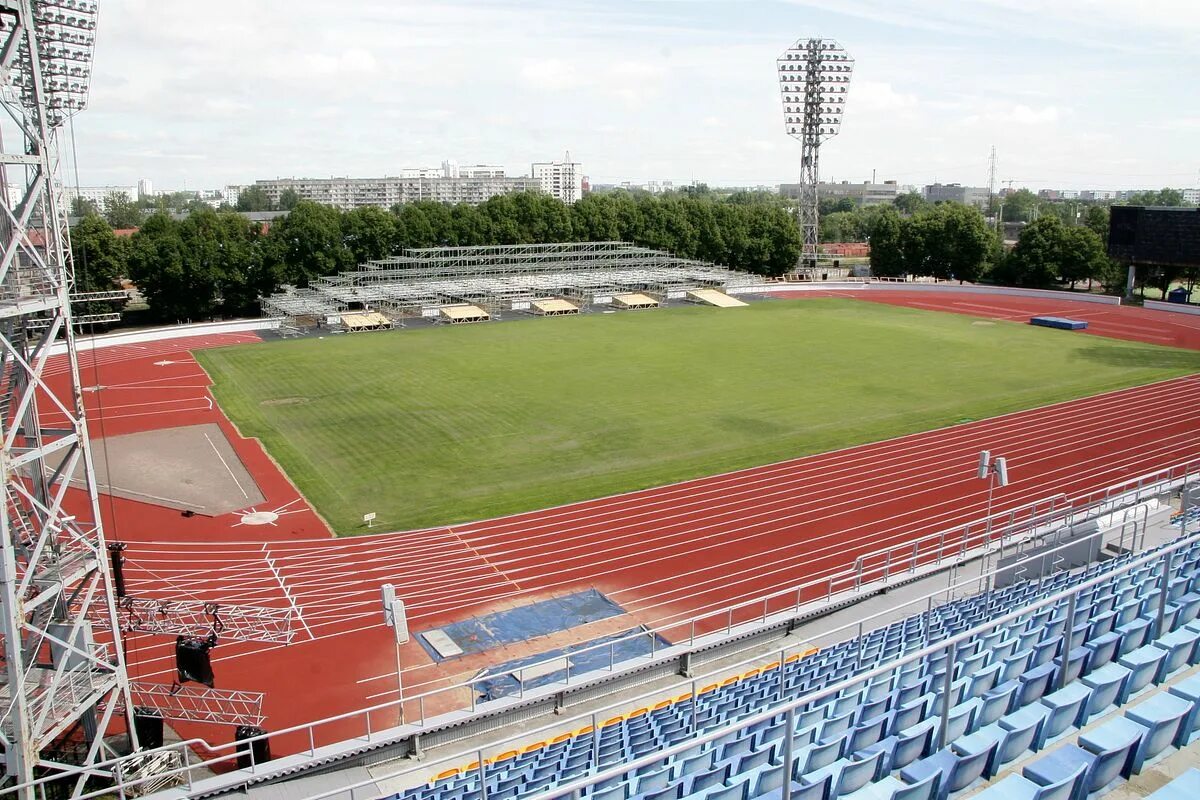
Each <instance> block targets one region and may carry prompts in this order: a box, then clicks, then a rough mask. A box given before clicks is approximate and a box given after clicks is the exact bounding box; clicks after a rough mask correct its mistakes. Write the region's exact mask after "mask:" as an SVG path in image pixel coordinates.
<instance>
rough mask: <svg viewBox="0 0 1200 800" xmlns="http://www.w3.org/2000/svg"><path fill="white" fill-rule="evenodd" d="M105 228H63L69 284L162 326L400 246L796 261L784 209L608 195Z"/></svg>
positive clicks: (752, 268) (196, 214)
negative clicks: (133, 300)
mask: <svg viewBox="0 0 1200 800" xmlns="http://www.w3.org/2000/svg"><path fill="white" fill-rule="evenodd" d="M122 221H126V220H122ZM113 228H114V226H113V225H110V224H109V221H108V220H106V219H105V218H104V217H102V216H100V215H99V214H96V213H89V214H87V215H86V216H84V217H83V219H82V220H81V221H80V222H79V223H78V224H77V225H76V226H75V228H74V229H73V231H72V248H73V250H74V254H75V269H76V274H77V283H78V284H79V286H80V287H81V288H82V287H83V286H84V285H87V286H92V287H103V288H108V287H111V286H112V285H113V282H114V281H116V280H117V279H118V278H128V279H130V280H131V281H132V282H133V283H134V284H135V285H136V286H137V287H138V289H139V290H140V291H141V293H142V294H143V295H144V296H145V298H146V301H147V304H148V306H149V312H148V313H149V314H150V316H151V317H152V318H153V319H154V320H157V321H162V322H175V321H177V320H187V319H192V320H195V319H209V318H214V317H235V316H244V315H252V314H255V313H257V312H258V298H259V297H260V296H263V295H267V294H270V293H272V292H275V291H278V290H279V288H280V287H281V286H283V285H285V284H286V285H292V286H298V287H304V286H307V285H308V284H309V283H310V282H311V281H312V280H314V279H316V278H318V277H321V276H325V275H332V274H335V273H337V272H340V271H343V270H350V269H353V268H354V267H355V266H356V265H358V264H361V263H363V262H365V261H369V260H372V259H378V258H383V257H384V256H388V255H391V254H394V253H396V252H398V251H400V250H403V249H406V248H419V247H452V246H464V245H489V244H540V243H547V242H563V241H609V240H621V241H630V242H634V243H637V244H639V245H643V246H645V247H651V248H655V249H661V250H667V251H670V252H672V253H674V254H675V255H677V256H681V257H684V258H695V259H700V260H703V261H711V262H714V263H718V264H723V265H725V266H729V267H732V268H734V269H740V270H744V271H747V272H752V273H757V274H760V275H766V276H771V275H781V274H783V273H784V272H786V271H788V270H789V269H791V268H792V267H793V266H794V265H795V264H796V261H797V259H798V258H799V253H800V236H799V232H798V230H797V228H796V223H795V218H794V217H793V216H792V215H791V214H790V213H789V212H788V211H787V209H786V208H784V207H783V206H782V205H781V204H778V203H770V202H765V201H762V200H761V199H759V198H754V197H749V196H739V195H734V196H731V197H728V198H724V199H715V198H712V197H704V196H695V197H692V196H670V197H665V198H656V197H650V196H634V195H632V194H629V193H624V192H614V193H607V194H597V195H589V196H587V197H585V198H583V199H581V200H579V201H578V202H576V203H574V204H571V205H567V204H565V203H562V202H560V201H558V200H556V199H554V198H552V197H549V196H547V195H541V194H536V193H523V192H522V193H514V194H509V195H501V196H498V197H493V198H491V199H490V200H488V201H487V202H485V203H482V204H480V205H477V206H471V205H466V204H460V205H445V204H440V203H431V202H424V203H411V204H406V205H400V206H396V207H393V208H392V209H390V210H389V209H383V208H375V207H364V208H357V209H354V210H351V211H340V210H338V209H336V208H331V207H328V206H322V205H318V204H316V203H311V202H307V201H298V202H296V203H295V204H294V205H293V206H292V208H291V210H290V212H289V213H288V214H287V215H286V216H280V217H278V218H276V219H275V220H274V221H273V222H272V223H271V224H270V225H269V226H263V225H261V224H260V223H258V222H252V221H249V220H247V219H245V218H244V217H242V216H241V215H240V214H238V213H236V212H234V211H232V210H228V209H212V208H209V207H197V208H195V209H193V210H192V211H191V213H189V214H188V215H187V216H186V217H184V218H182V219H176V218H175V217H173V216H172V215H170V214H168V213H166V212H165V211H155V212H152V213H150V214H149V215H147V216H145V217H144V218H143V219H141V220H140V225H139V228H138V230H137V231H136V232H135V233H133V234H132V236H128V237H118V236H117V235H116V234H114V233H113Z"/></svg>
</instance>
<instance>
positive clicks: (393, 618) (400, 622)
mask: <svg viewBox="0 0 1200 800" xmlns="http://www.w3.org/2000/svg"><path fill="white" fill-rule="evenodd" d="M379 589H380V597H381V599H382V600H383V622H384V624H385V625H387V626H388V627H389V628H391V629H392V632H393V633H395V634H396V691H397V692H399V694H400V724H402V725H403V724H404V679H403V677H401V673H402V671H403V665H402V664H401V662H400V645H402V644H404V643H405V642H407V641H408V615H407V613H405V610H404V601H403V600H401V599H399V598H398V597H396V587H395V586H393V585H392V584H390V583H385V584H383V586H381V587H379Z"/></svg>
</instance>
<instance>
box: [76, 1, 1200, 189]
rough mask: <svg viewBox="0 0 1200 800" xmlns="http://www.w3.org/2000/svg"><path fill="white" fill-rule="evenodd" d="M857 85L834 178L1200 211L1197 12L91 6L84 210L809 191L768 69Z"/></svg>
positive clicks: (831, 151)
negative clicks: (347, 186)
mask: <svg viewBox="0 0 1200 800" xmlns="http://www.w3.org/2000/svg"><path fill="white" fill-rule="evenodd" d="M809 36H819V37H829V38H834V39H838V40H839V41H840V42H841V43H842V44H843V45H844V46H845V47H846V48H847V49H848V50H849V51H850V53H851V54H852V55H853V56H854V57H855V59H856V60H857V65H856V70H855V74H854V82H853V83H852V85H851V88H850V97H849V102H848V105H847V113H846V117H845V122H844V125H843V128H842V134H841V135H840V136H839V137H837V138H836V139H833V140H832V141H830V142H829V143H828V145H827V146H825V147H824V148H823V150H822V163H821V166H822V178H823V179H829V180H855V181H858V180H866V179H869V178H870V177H871V175H872V170H875V171H876V174H877V175H878V177H879V179H880V180H884V179H892V178H894V179H897V180H899V181H900V182H901V183H904V184H915V185H921V184H924V183H928V182H932V181H934V180H940V181H942V182H953V181H957V182H961V183H967V184H974V185H985V184H986V180H987V164H988V151H989V148H990V147H991V145H993V144H995V145H996V148H997V151H998V164H999V167H998V179H999V181H1000V182H1001V183H1002V184H1003V183H1004V182H1006V181H1008V180H1014V181H1015V182H1016V185H1028V186H1030V187H1032V188H1041V187H1058V186H1061V187H1068V188H1123V187H1161V186H1200V147H1198V144H1200V88H1198V87H1200V81H1198V77H1200V62H1198V59H1197V53H1200V2H1197V0H1140V2H1138V1H1137V0H595V1H594V2H593V1H592V0H522V1H518V0H342V2H340V3H329V2H326V1H325V0H322V2H317V1H316V0H204V2H196V1H195V0H102V2H101V10H100V27H99V35H98V43H97V48H96V65H95V74H94V77H93V81H92V93H91V104H90V107H89V108H88V110H87V111H85V112H84V113H82V114H81V115H80V116H79V117H78V118H77V119H76V121H75V136H76V140H77V145H78V149H79V162H80V164H79V166H80V177H81V180H82V182H83V183H84V184H85V185H97V184H109V183H132V182H134V181H136V180H137V179H138V178H143V177H144V178H150V179H151V180H153V181H154V184H155V188H183V187H184V186H186V187H187V188H219V187H221V186H223V185H225V184H228V183H248V182H252V181H253V180H255V179H257V178H272V177H287V176H294V177H328V176H332V175H337V176H343V175H349V176H362V177H367V176H377V175H384V174H395V173H396V172H397V171H398V170H399V169H401V168H403V167H416V166H437V165H438V164H440V163H441V161H442V159H445V158H451V159H456V160H458V161H459V162H460V163H497V164H503V165H505V166H507V167H508V169H509V171H510V173H513V174H517V173H527V172H528V169H529V162H531V161H534V160H547V159H554V158H561V157H562V156H563V153H564V152H565V151H567V150H570V152H571V155H572V157H573V158H574V159H576V160H578V161H581V162H582V163H583V166H584V172H585V173H586V174H588V175H589V176H590V177H591V180H592V181H593V182H594V183H612V182H618V181H621V180H632V181H635V182H642V181H646V180H652V179H670V180H674V181H676V182H687V181H689V180H691V179H693V178H695V179H697V180H704V181H708V182H710V183H714V184H776V183H779V182H781V181H792V180H795V176H796V173H797V170H798V162H799V156H800V145H799V143H798V142H796V141H794V140H792V139H790V138H788V137H787V136H786V135H785V134H784V132H783V123H782V116H781V107H780V100H779V93H778V86H777V84H776V80H775V59H776V57H778V56H779V55H780V53H782V52H783V50H784V49H785V48H787V47H788V46H789V45H790V44H791V43H792V42H793V41H795V40H796V39H798V38H800V37H809Z"/></svg>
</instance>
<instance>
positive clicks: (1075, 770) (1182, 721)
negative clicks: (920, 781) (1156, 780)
mask: <svg viewBox="0 0 1200 800" xmlns="http://www.w3.org/2000/svg"><path fill="white" fill-rule="evenodd" d="M1198 709H1200V675H1194V676H1192V677H1190V678H1188V679H1186V680H1184V681H1180V682H1179V683H1178V684H1176V685H1174V686H1172V687H1170V688H1169V689H1168V690H1167V691H1166V692H1163V693H1160V694H1156V695H1154V696H1153V697H1150V698H1148V699H1147V700H1145V701H1143V702H1141V703H1139V704H1137V705H1135V706H1133V707H1132V708H1130V709H1128V710H1127V711H1126V712H1125V714H1124V715H1123V716H1120V717H1116V718H1114V719H1111V720H1109V721H1107V722H1105V723H1104V724H1103V725H1100V726H1098V727H1096V728H1094V729H1093V730H1090V731H1087V732H1086V733H1081V734H1079V736H1078V737H1077V739H1076V741H1075V742H1073V743H1071V744H1068V745H1066V746H1065V747H1061V748H1058V749H1056V750H1054V751H1052V752H1051V753H1049V754H1047V755H1045V756H1043V757H1042V758H1040V759H1038V760H1037V761H1034V762H1033V763H1031V764H1029V765H1028V766H1027V767H1025V768H1024V770H1023V771H1022V774H1020V775H1017V774H1015V773H1014V774H1012V775H1009V776H1008V777H1006V778H1005V779H1004V780H1001V781H998V782H996V783H995V784H993V785H991V786H989V787H988V788H987V789H985V790H984V791H983V792H981V793H980V794H979V795H977V797H978V798H980V800H1072V798H1081V797H1083V796H1085V795H1088V794H1094V793H1097V792H1101V791H1103V790H1104V789H1106V788H1108V787H1110V786H1112V785H1113V784H1115V783H1117V782H1118V781H1119V780H1120V779H1121V778H1125V779H1129V778H1131V777H1133V776H1134V775H1137V774H1140V773H1141V772H1142V770H1143V769H1144V768H1145V767H1146V766H1147V765H1149V764H1152V763H1154V761H1155V759H1156V758H1160V757H1162V755H1163V754H1164V753H1165V752H1166V751H1167V749H1168V748H1169V747H1171V746H1174V747H1185V746H1187V745H1188V744H1190V743H1192V742H1193V741H1195V740H1196V738H1197V736H1200V732H1198V728H1200V719H1198V718H1197V716H1198V714H1197V710H1198ZM1191 772H1193V773H1196V774H1195V775H1194V776H1192V777H1191V778H1189V779H1187V780H1186V781H1185V782H1184V783H1181V784H1179V785H1177V786H1176V787H1175V788H1176V790H1180V789H1183V788H1184V787H1185V786H1186V787H1187V788H1189V789H1190V790H1191V791H1192V794H1191V795H1189V798H1193V797H1195V796H1196V794H1195V793H1196V792H1197V791H1200V772H1197V771H1196V770H1191ZM1168 794H1171V793H1164V794H1163V797H1166V796H1167V795H1168ZM1154 796H1158V795H1157V794H1156V795H1154Z"/></svg>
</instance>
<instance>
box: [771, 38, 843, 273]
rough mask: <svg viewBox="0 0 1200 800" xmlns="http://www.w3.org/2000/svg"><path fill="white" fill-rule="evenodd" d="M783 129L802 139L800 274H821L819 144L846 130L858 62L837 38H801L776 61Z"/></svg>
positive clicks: (793, 136) (799, 210)
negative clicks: (844, 124) (844, 123)
mask: <svg viewBox="0 0 1200 800" xmlns="http://www.w3.org/2000/svg"><path fill="white" fill-rule="evenodd" d="M776 65H777V67H778V72H779V93H780V95H781V97H782V99H783V119H784V128H785V130H786V131H787V134H788V136H791V137H792V138H795V139H799V140H800V144H801V150H800V198H799V199H800V203H799V209H798V211H797V215H798V217H799V223H800V235H801V247H800V265H799V272H800V273H801V274H807V275H808V276H809V277H810V278H812V277H815V276H816V273H817V259H818V253H819V248H818V245H819V243H820V234H819V228H818V225H819V223H820V219H819V215H820V212H819V209H818V207H817V202H818V199H819V198H818V197H817V181H818V179H819V175H820V169H819V166H820V165H819V162H820V154H821V142H823V141H824V140H826V139H828V138H830V137H832V136H836V135H837V134H838V131H840V130H841V127H842V115H843V114H844V113H845V110H846V95H847V92H848V90H849V88H850V77H851V75H853V74H854V59H853V58H852V57H851V55H850V54H849V53H847V52H846V49H845V48H844V47H842V46H841V45H840V44H838V43H837V42H836V41H834V40H833V39H800V40H798V41H797V42H796V43H795V44H793V45H792V46H791V47H789V48H788V49H787V50H785V51H784V53H783V55H781V56H780V57H779V58H778V59H777V60H776Z"/></svg>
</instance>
